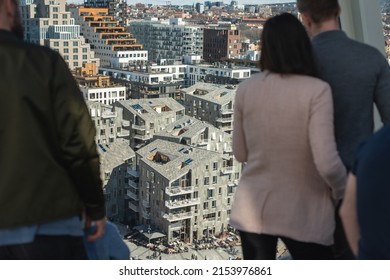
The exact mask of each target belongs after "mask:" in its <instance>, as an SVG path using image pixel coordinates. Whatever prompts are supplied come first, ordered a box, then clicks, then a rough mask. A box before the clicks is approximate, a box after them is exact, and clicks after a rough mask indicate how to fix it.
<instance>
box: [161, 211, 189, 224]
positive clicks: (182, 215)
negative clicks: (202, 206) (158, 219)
mask: <svg viewBox="0 0 390 280" xmlns="http://www.w3.org/2000/svg"><path fill="white" fill-rule="evenodd" d="M193 215H194V214H193V212H182V213H178V214H165V215H163V218H164V219H166V220H167V221H169V222H174V221H180V220H185V219H190V218H192V216H193Z"/></svg>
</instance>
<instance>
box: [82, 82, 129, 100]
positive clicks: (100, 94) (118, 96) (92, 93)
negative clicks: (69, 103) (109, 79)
mask: <svg viewBox="0 0 390 280" xmlns="http://www.w3.org/2000/svg"><path fill="white" fill-rule="evenodd" d="M80 90H81V92H82V93H83V96H84V99H85V100H87V101H98V102H100V103H102V104H106V105H111V104H113V103H115V102H116V101H121V100H126V87H124V86H108V87H89V86H80Z"/></svg>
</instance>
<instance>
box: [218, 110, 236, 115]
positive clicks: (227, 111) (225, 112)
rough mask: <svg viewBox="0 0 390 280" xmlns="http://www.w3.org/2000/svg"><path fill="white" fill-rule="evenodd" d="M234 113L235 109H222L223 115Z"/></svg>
mask: <svg viewBox="0 0 390 280" xmlns="http://www.w3.org/2000/svg"><path fill="white" fill-rule="evenodd" d="M233 113H234V111H233V109H222V110H221V114H222V115H230V114H233Z"/></svg>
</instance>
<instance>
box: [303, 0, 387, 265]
mask: <svg viewBox="0 0 390 280" xmlns="http://www.w3.org/2000/svg"><path fill="white" fill-rule="evenodd" d="M297 7H298V10H299V12H300V13H301V14H302V21H303V24H304V25H305V27H306V29H307V31H308V33H309V35H310V36H311V37H312V46H313V51H314V55H315V57H316V61H317V64H318V66H319V71H320V78H321V79H323V80H324V81H326V82H327V83H329V85H330V87H331V89H332V94H333V102H334V122H335V137H336V144H337V149H338V151H339V153H340V157H341V160H342V161H343V163H344V165H345V166H346V168H347V170H348V171H350V170H351V167H352V163H353V160H354V157H355V155H356V151H357V148H358V147H359V146H360V144H361V143H363V142H364V141H365V140H366V139H367V138H368V137H369V136H370V135H372V133H373V130H374V103H375V104H376V106H377V108H378V110H379V113H380V116H381V119H382V122H383V123H384V124H388V123H389V122H390V68H389V65H388V63H387V61H386V59H385V58H384V56H383V55H382V54H381V53H380V52H379V51H378V50H377V49H375V48H374V47H371V46H369V45H366V44H363V43H360V42H357V41H355V40H352V39H350V38H348V37H347V35H346V34H345V32H343V31H341V30H340V25H339V16H340V13H341V9H340V6H339V3H338V1H337V0H315V1H313V0H297ZM339 205H340V202H339V203H338V207H339ZM338 207H337V208H338ZM335 215H336V231H335V236H334V237H335V244H334V248H333V249H334V254H335V258H336V259H353V258H354V256H353V254H352V252H351V250H350V248H349V246H348V243H347V241H346V239H345V234H344V231H343V227H342V223H341V221H340V217H339V215H338V211H336V213H335Z"/></svg>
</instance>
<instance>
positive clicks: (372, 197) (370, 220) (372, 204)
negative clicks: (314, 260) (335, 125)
mask: <svg viewBox="0 0 390 280" xmlns="http://www.w3.org/2000/svg"><path fill="white" fill-rule="evenodd" d="M389 143H390V126H389V125H387V126H385V127H384V128H382V129H381V130H380V131H378V132H377V133H375V134H374V135H373V136H372V137H371V138H369V140H368V141H367V142H366V143H365V144H364V146H363V147H362V148H361V149H359V152H358V155H357V159H356V161H355V163H354V166H353V168H352V174H351V175H350V176H349V178H348V184H347V188H346V192H345V198H344V201H343V204H342V206H341V209H340V214H341V218H342V221H343V224H344V228H345V233H346V235H347V239H348V241H349V244H350V246H351V249H352V251H353V253H354V254H355V256H356V257H357V259H361V260H390V224H389V223H388V217H389V215H390V212H389V199H390V188H389V180H388V178H387V175H388V174H387V173H388V171H389V166H390V145H389Z"/></svg>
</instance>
